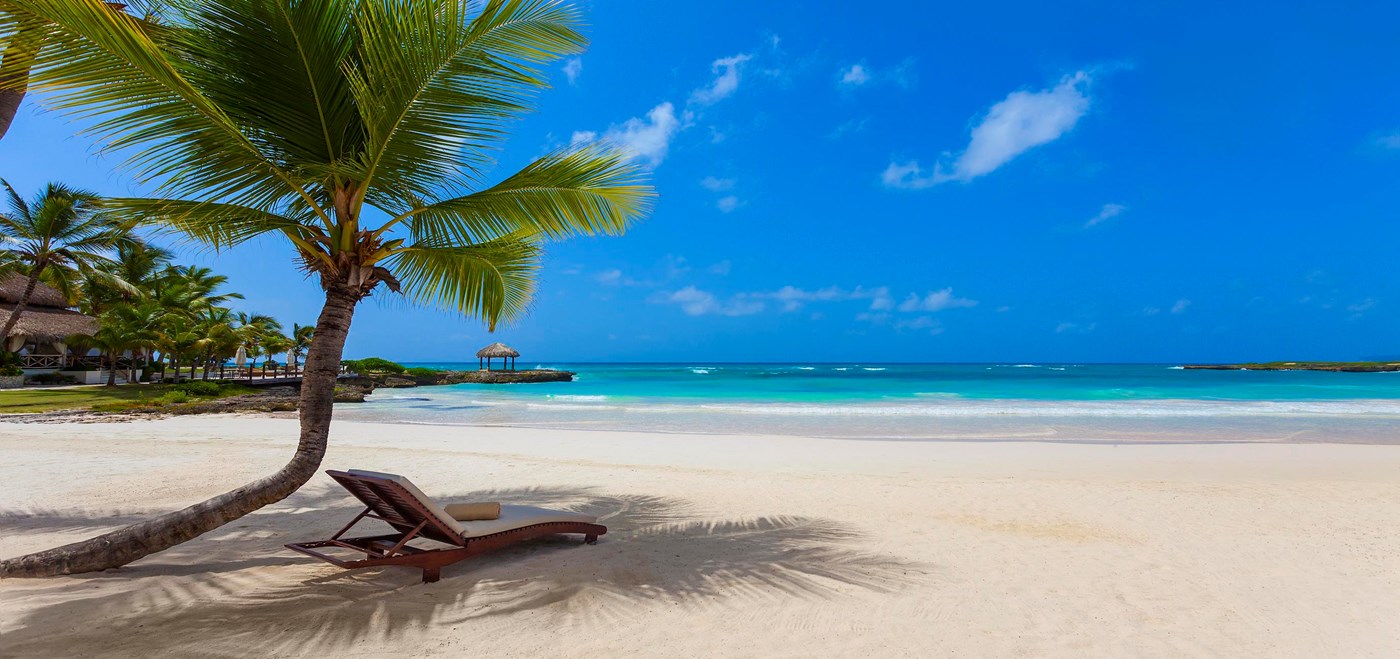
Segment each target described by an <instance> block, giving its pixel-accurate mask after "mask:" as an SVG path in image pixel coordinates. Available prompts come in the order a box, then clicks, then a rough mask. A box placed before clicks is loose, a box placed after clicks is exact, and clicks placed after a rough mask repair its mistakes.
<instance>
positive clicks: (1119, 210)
mask: <svg viewBox="0 0 1400 659" xmlns="http://www.w3.org/2000/svg"><path fill="white" fill-rule="evenodd" d="M1126 210H1128V207H1127V206H1124V205H1123V204H1104V205H1103V208H1101V209H1099V213H1098V215H1095V216H1093V217H1091V218H1089V221H1088V222H1085V223H1084V228H1085V229H1092V228H1094V227H1096V226H1099V225H1100V224H1103V223H1104V222H1107V221H1109V220H1111V219H1113V218H1115V217H1118V216H1119V215H1122V214H1123V211H1126Z"/></svg>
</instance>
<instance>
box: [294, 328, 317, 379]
mask: <svg viewBox="0 0 1400 659" xmlns="http://www.w3.org/2000/svg"><path fill="white" fill-rule="evenodd" d="M315 335H316V328H315V327H314V326H312V325H298V324H296V323H292V337H291V338H292V368H294V369H295V368H296V367H297V366H298V365H299V364H301V356H302V355H304V354H306V351H307V350H310V349H311V340H312V339H313V338H314V337H315Z"/></svg>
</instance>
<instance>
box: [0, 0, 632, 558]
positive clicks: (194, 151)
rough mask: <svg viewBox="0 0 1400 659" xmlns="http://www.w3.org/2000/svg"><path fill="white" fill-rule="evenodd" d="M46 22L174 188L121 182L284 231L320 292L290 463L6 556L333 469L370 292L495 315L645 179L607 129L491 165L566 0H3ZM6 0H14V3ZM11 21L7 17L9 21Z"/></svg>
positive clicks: (69, 71)
mask: <svg viewBox="0 0 1400 659" xmlns="http://www.w3.org/2000/svg"><path fill="white" fill-rule="evenodd" d="M0 6H3V7H5V8H6V10H4V11H8V13H9V14H10V15H11V17H12V18H11V19H10V20H9V21H8V23H7V22H5V21H0V36H5V35H4V34H3V33H4V31H6V30H9V33H10V34H13V32H14V29H15V28H14V26H23V25H31V24H34V23H36V22H38V23H43V24H46V25H48V26H49V27H48V32H47V35H48V37H47V38H48V39H50V41H49V47H46V48H44V49H43V50H42V51H41V52H40V54H39V56H38V64H37V65H36V66H35V69H34V73H33V75H32V77H31V84H32V85H33V86H34V87H35V88H36V89H39V90H45V91H51V92H52V96H49V97H46V98H48V99H49V101H50V103H51V105H53V106H54V107H57V108H59V109H71V110H75V111H78V112H80V113H82V114H83V115H84V116H89V117H95V118H96V119H97V122H96V123H95V128H94V129H93V131H94V133H96V134H97V135H98V136H99V137H101V138H103V139H104V140H106V141H107V143H108V144H110V145H111V146H112V147H114V148H121V149H124V150H125V152H126V153H130V154H132V155H131V160H130V166H131V167H133V168H134V170H135V172H136V174H137V175H138V177H140V178H142V179H143V180H145V181H146V182H148V183H150V184H152V185H154V186H155V188H156V189H157V190H158V191H159V193H160V194H161V195H163V196H161V197H159V198H154V199H120V200H108V201H107V202H106V208H107V209H108V211H109V212H111V213H112V215H113V217H115V218H117V219H118V220H120V221H125V222H134V221H138V220H147V221H154V222H158V223H161V224H163V225H164V226H166V227H170V228H172V229H174V230H177V231H180V232H183V233H185V234H187V235H189V236H191V237H193V238H195V239H197V240H200V241H203V242H205V243H208V244H210V245H213V246H214V247H216V248H219V249H222V248H225V247H228V246H232V245H237V244H240V243H243V242H245V241H247V240H249V239H252V238H255V237H258V236H269V237H273V238H276V239H278V240H279V241H282V242H283V244H285V245H286V247H287V248H288V253H289V255H291V256H292V257H293V258H294V259H295V261H296V263H297V264H298V265H299V266H300V267H301V268H302V269H303V270H304V271H305V272H306V273H308V275H309V276H310V277H311V278H312V279H313V280H314V281H315V283H316V284H317V285H318V286H319V288H320V290H321V291H322V292H323V293H324V304H323V306H322V308H321V314H320V316H319V318H318V319H317V321H316V329H315V336H316V340H315V341H314V342H313V343H312V344H311V347H310V350H309V351H308V353H307V356H306V368H305V371H304V372H305V375H304V378H303V381H302V387H301V394H300V418H301V434H300V438H299V441H298V443H297V448H296V452H295V453H294V454H293V456H292V458H291V460H290V461H289V462H288V463H287V464H286V465H285V466H284V467H283V468H282V469H280V470H279V471H278V472H276V473H275V474H272V475H271V476H268V477H266V478H263V479H260V480H258V481H255V482H253V483H249V484H247V485H245V486H243V487H240V488H238V489H237V490H234V491H232V492H229V493H227V494H224V495H221V496H218V497H215V498H213V499H210V500H208V501H205V502H203V503H199V504H195V505H193V506H190V507H188V508H185V509H183V510H180V511H178V512H173V513H169V514H166V515H163V516H161V517H158V518H155V519H152V520H149V521H146V522H142V523H139V524H136V525H133V526H129V527H126V528H123V529H118V530H116V531H112V532H110V533H106V534H103V535H102V536H99V537H96V538H92V539H90V540H85V541H82V542H78V543H74V544H72V545H68V546H65V547H59V548H57V549H53V550H49V551H46V552H39V553H37V554H31V555H28V556H22V557H19V558H15V559H10V560H6V561H3V562H0V576H40V575H48V574H59V573H74V572H85V571H90V570H102V569H106V568H110V567H115V566H118V565H124V564H126V563H129V562H131V561H133V560H136V559H138V558H140V557H142V556H145V555H147V554H150V553H152V552H156V551H160V550H162V549H165V548H167V547H171V546H173V545H175V544H178V543H181V542H184V541H186V540H189V539H191V538H194V537H196V536H198V535H200V534H202V533H205V532H207V531H209V530H211V529H214V528H217V527H218V526H220V525H222V524H224V523H227V522H228V521H230V520H233V519H237V518H239V517H241V516H243V515H245V514H247V513H249V512H251V511H253V510H256V509H258V508H261V507H262V506H265V505H267V504H270V503H273V502H276V501H280V500H281V499H283V498H284V497H286V496H287V495H289V494H291V493H292V492H294V491H296V490H297V489H298V488H300V487H301V485H302V484H303V483H305V482H306V481H307V480H309V479H310V478H311V477H312V476H313V475H314V474H315V473H316V472H317V470H318V468H319V466H320V464H321V459H322V457H323V456H324V455H325V451H326V445H327V440H328V437H329V433H330V420H331V414H332V410H333V396H334V388H335V380H336V375H337V373H338V372H339V365H340V358H341V352H342V350H343V348H344V346H345V339H346V336H347V334H348V333H349V330H350V323H351V319H352V317H353V315H354V313H355V309H356V307H357V305H358V304H359V303H360V302H361V301H362V300H364V299H365V298H367V297H369V296H370V295H372V294H374V293H375V292H376V291H377V290H379V289H381V286H382V287H383V288H387V289H389V290H390V291H393V292H402V293H403V294H405V295H406V296H408V297H409V298H410V299H412V300H414V301H417V302H420V303H423V304H428V305H432V306H436V307H439V308H442V309H446V310H449V311H453V312H457V313H461V314H464V315H467V316H471V317H479V318H482V319H484V320H485V321H486V324H487V325H488V327H490V328H492V329H494V328H495V326H496V324H497V323H498V322H499V321H502V320H511V319H515V318H518V317H520V316H521V315H522V314H523V313H524V312H525V311H526V309H527V307H528V304H529V300H530V297H531V295H532V293H533V290H534V283H535V273H536V271H537V269H538V262H539V257H540V245H541V243H542V242H544V241H545V240H551V239H561V238H566V237H570V236H576V235H584V234H590V235H591V234H620V233H622V232H623V231H625V230H626V229H627V227H628V226H630V225H631V224H632V223H633V222H634V221H636V220H637V219H639V218H640V217H641V216H642V215H644V214H645V212H646V210H647V207H648V205H649V202H650V198H651V196H652V193H651V190H650V188H649V187H647V186H645V185H644V184H643V183H642V182H641V174H642V172H641V170H640V169H639V166H638V165H636V164H634V162H633V161H632V160H631V159H630V158H629V157H628V155H627V154H626V153H624V152H622V151H619V150H617V149H615V148H613V147H610V146H606V145H580V146H571V147H567V148H565V149H563V150H561V151H558V152H555V153H551V154H548V155H546V156H544V157H542V158H540V159H538V160H536V161H534V162H532V163H530V164H529V165H526V166H525V167H524V168H523V169H522V170H520V171H519V172H517V173H514V174H510V175H508V176H506V177H504V178H502V179H500V180H498V181H497V182H496V183H494V184H491V185H487V184H485V182H486V181H487V180H489V179H491V178H494V177H492V176H491V172H490V171H489V168H490V167H491V166H492V165H493V164H494V162H495V160H494V158H493V157H492V155H491V152H492V150H494V149H495V148H497V147H499V145H500V144H501V142H502V140H503V138H504V137H505V136H506V133H507V128H508V126H509V124H510V122H511V121H512V120H513V119H515V118H516V117H518V116H519V115H521V114H523V113H525V112H526V111H528V110H529V109H530V106H531V100H532V98H533V96H534V94H535V93H536V92H537V91H538V90H539V89H541V88H544V87H546V86H547V83H546V81H545V79H544V77H543V75H542V67H543V66H544V65H546V64H548V63H551V62H554V61H557V60H558V59H559V58H560V57H563V56H566V55H571V54H576V53H578V52H580V51H581V50H582V48H583V46H584V43H585V40H584V38H583V36H582V35H581V34H580V33H579V31H578V30H579V26H580V24H581V17H580V15H579V12H578V11H577V9H576V8H575V7H574V6H573V5H571V4H568V3H566V2H562V1H559V0H488V1H487V2H479V1H477V0H317V1H315V2H297V1H293V0H218V1H215V0H188V1H186V2H179V3H173V5H172V8H171V9H170V11H169V12H168V14H167V17H166V18H167V20H166V21H165V23H166V26H167V27H163V28H161V29H147V27H146V26H144V25H142V24H141V23H139V22H138V21H136V20H134V19H131V18H130V17H128V16H125V15H123V14H119V13H115V12H112V11H110V10H109V9H107V8H106V7H104V6H102V4H101V3H99V2H97V1H96V0H5V1H4V4H3V5H0ZM4 11H0V13H4ZM7 26H9V27H7Z"/></svg>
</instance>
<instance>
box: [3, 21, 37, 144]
mask: <svg viewBox="0 0 1400 659" xmlns="http://www.w3.org/2000/svg"><path fill="white" fill-rule="evenodd" d="M42 45H43V34H42V33H41V32H39V31H38V30H33V29H27V30H24V31H22V32H20V33H19V34H17V35H15V38H14V39H13V40H11V41H10V45H9V46H8V47H6V48H5V54H4V55H0V139H3V138H4V137H5V133H7V132H9V130H10V124H11V123H12V122H14V120H15V114H17V113H18V112H19V106H20V104H21V103H23V102H24V94H25V92H26V91H28V90H29V71H30V69H31V68H32V67H33V66H34V58H35V57H37V56H38V55H39V48H40V47H41V46H42Z"/></svg>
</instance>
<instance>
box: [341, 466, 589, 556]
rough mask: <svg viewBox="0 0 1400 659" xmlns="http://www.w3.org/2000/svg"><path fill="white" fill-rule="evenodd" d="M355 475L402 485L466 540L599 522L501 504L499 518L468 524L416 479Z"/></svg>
mask: <svg viewBox="0 0 1400 659" xmlns="http://www.w3.org/2000/svg"><path fill="white" fill-rule="evenodd" d="M349 473H350V474H351V475H354V476H369V477H371V478H383V479H385V480H391V481H394V482H395V483H398V484H399V485H401V486H403V489H405V490H407V491H408V493H409V494H411V495H413V496H414V497H417V499H418V501H419V502H420V503H422V504H423V507H424V508H425V509H427V511H428V512H429V513H432V515H433V516H434V517H436V518H437V519H438V521H440V522H442V523H443V525H444V526H446V527H447V528H450V529H452V530H453V531H455V532H457V533H458V534H459V535H461V536H462V538H464V539H471V538H479V537H481V536H484V535H491V534H493V533H500V532H502V531H510V530H512V529H518V528H522V527H526V526H533V525H535V524H545V523H548V522H582V523H584V524H596V523H597V522H598V518H597V517H595V516H593V515H585V514H583V513H572V512H569V511H566V510H550V509H548V508H536V507H534V506H506V505H502V506H501V516H500V517H498V518H496V519H487V520H480V521H472V522H467V523H465V524H464V523H462V522H459V521H457V520H455V519H452V516H451V515H448V514H447V511H445V510H443V509H442V506H439V505H438V503H437V502H436V501H433V500H432V499H431V498H429V497H428V495H426V494H423V491H422V490H420V489H418V486H417V485H414V484H413V481H410V480H408V479H407V478H404V477H403V476H400V475H398V474H387V473H384V472H382V471H365V470H363V469H351V470H350V472H349Z"/></svg>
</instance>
